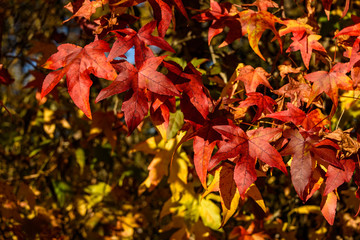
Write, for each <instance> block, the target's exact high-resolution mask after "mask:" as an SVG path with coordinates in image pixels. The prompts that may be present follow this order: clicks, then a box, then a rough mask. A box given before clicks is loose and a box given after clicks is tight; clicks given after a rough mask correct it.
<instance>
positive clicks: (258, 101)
mask: <svg viewBox="0 0 360 240" xmlns="http://www.w3.org/2000/svg"><path fill="white" fill-rule="evenodd" d="M246 95H247V96H248V98H246V99H245V101H242V102H241V103H240V105H239V107H241V108H245V107H249V106H253V105H256V106H257V107H258V109H257V111H256V114H255V116H254V117H253V120H252V122H255V121H256V120H258V119H259V117H260V116H261V114H262V113H272V112H274V111H273V107H274V105H276V102H275V101H274V100H273V99H272V98H271V97H268V96H264V95H263V94H261V93H258V92H251V93H247V94H246Z"/></svg>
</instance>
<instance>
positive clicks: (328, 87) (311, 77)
mask: <svg viewBox="0 0 360 240" xmlns="http://www.w3.org/2000/svg"><path fill="white" fill-rule="evenodd" d="M341 69H342V70H340V65H338V64H337V65H335V66H334V67H333V68H332V69H331V70H330V72H326V71H317V72H313V73H310V74H307V75H305V78H306V79H307V80H308V81H310V82H313V83H314V84H313V85H312V94H311V96H310V97H309V102H308V104H307V107H309V105H310V104H311V102H312V101H313V100H314V99H315V98H316V97H317V96H318V95H319V94H321V93H322V92H324V93H326V95H328V96H329V98H330V99H331V100H332V102H333V103H334V105H333V107H332V110H331V114H330V116H332V115H333V114H334V113H335V110H336V108H337V105H338V89H339V88H340V89H344V90H352V85H353V82H352V80H351V79H350V78H349V77H348V76H346V74H345V73H344V72H342V71H343V70H344V68H341ZM345 69H346V68H345Z"/></svg>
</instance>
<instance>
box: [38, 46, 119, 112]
mask: <svg viewBox="0 0 360 240" xmlns="http://www.w3.org/2000/svg"><path fill="white" fill-rule="evenodd" d="M109 50H110V49H109V46H108V44H107V43H106V42H105V41H102V40H96V41H94V42H92V43H90V44H88V45H86V46H85V47H84V48H81V47H78V46H75V45H73V44H62V45H60V46H59V47H58V52H57V53H55V54H53V55H52V56H51V57H50V58H49V59H48V60H47V61H46V63H45V64H44V65H43V67H44V68H47V69H52V70H56V69H58V70H57V71H55V72H51V73H50V74H48V75H47V76H46V78H45V80H44V83H43V86H42V91H41V97H42V98H43V97H44V96H46V95H47V94H48V93H49V92H51V90H52V89H53V88H54V87H55V86H56V85H57V84H58V83H59V82H60V80H61V79H62V78H63V76H64V75H65V74H66V80H67V85H68V91H69V94H70V97H71V98H72V99H73V101H74V103H75V104H76V106H78V107H79V108H80V109H81V110H82V111H83V112H84V113H85V115H86V116H87V117H88V118H91V110H90V103H89V91H90V86H91V85H92V81H91V79H90V74H91V73H92V74H94V75H95V76H97V77H100V78H105V79H109V80H113V79H114V78H115V77H116V72H115V69H114V68H113V67H112V66H111V64H110V63H109V62H107V61H106V57H105V54H104V52H108V51H109Z"/></svg>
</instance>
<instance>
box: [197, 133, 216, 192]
mask: <svg viewBox="0 0 360 240" xmlns="http://www.w3.org/2000/svg"><path fill="white" fill-rule="evenodd" d="M215 145H216V142H215V141H213V142H210V141H209V140H208V138H202V137H198V136H196V137H195V138H194V145H193V148H194V153H195V155H194V165H195V170H196V173H197V175H198V177H199V179H200V182H201V184H202V185H203V186H204V188H206V176H207V171H208V166H209V160H210V158H211V154H212V152H213V150H214V147H215Z"/></svg>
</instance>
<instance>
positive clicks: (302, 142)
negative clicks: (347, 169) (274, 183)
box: [281, 129, 343, 201]
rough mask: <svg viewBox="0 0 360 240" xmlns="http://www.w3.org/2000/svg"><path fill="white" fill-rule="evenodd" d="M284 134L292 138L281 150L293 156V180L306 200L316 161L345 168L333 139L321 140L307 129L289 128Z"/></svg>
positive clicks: (297, 190)
mask: <svg viewBox="0 0 360 240" xmlns="http://www.w3.org/2000/svg"><path fill="white" fill-rule="evenodd" d="M283 136H284V137H285V138H288V139H290V142H289V143H288V145H287V146H286V147H285V149H284V150H282V151H281V154H282V155H283V156H287V155H292V156H293V159H292V161H291V166H290V173H291V180H292V183H293V185H294V188H295V190H296V192H297V193H298V195H299V197H300V198H301V199H302V200H303V201H305V200H306V199H307V191H306V189H307V186H308V184H309V183H310V180H311V176H312V173H313V170H314V168H315V165H316V161H318V160H321V161H326V162H328V163H330V164H332V165H333V166H335V167H337V168H341V169H343V166H342V164H341V163H340V161H338V159H337V158H336V152H335V150H336V149H333V147H335V148H336V147H338V146H337V145H336V144H335V143H333V142H332V141H327V140H328V139H326V140H323V141H320V139H319V137H318V136H316V135H312V134H311V132H306V131H302V132H299V131H298V130H295V129H289V130H286V131H284V133H283ZM330 142H331V143H330ZM329 147H330V148H329Z"/></svg>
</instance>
